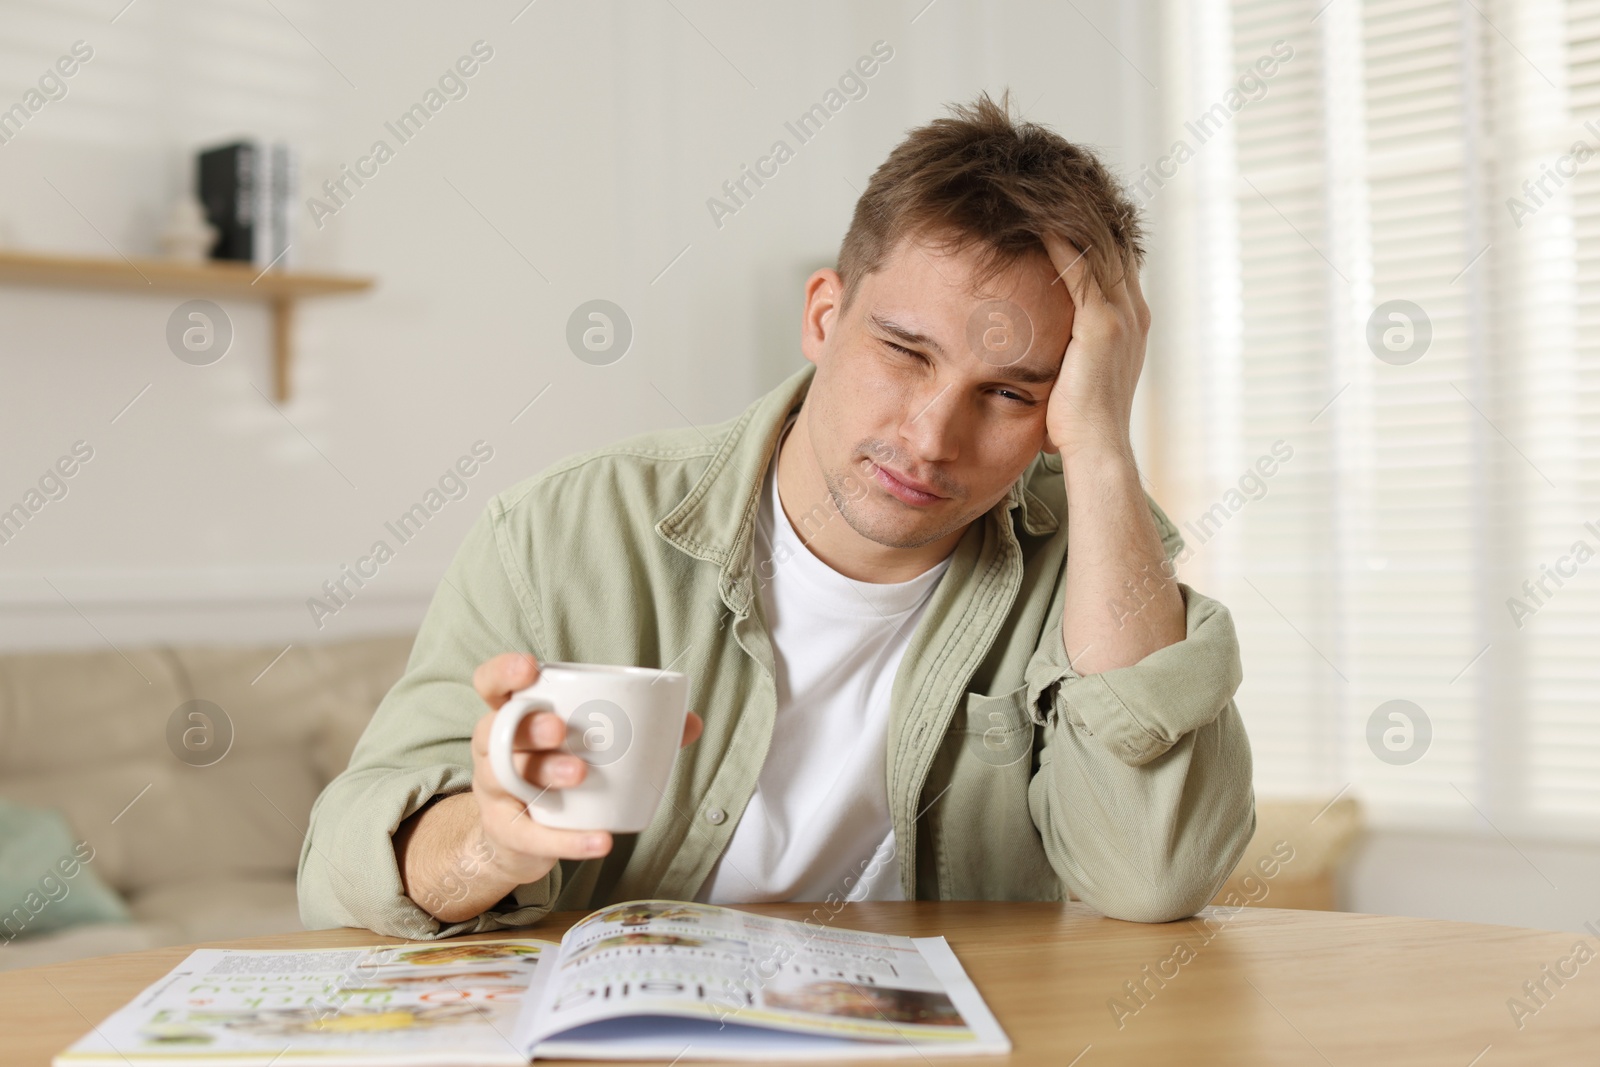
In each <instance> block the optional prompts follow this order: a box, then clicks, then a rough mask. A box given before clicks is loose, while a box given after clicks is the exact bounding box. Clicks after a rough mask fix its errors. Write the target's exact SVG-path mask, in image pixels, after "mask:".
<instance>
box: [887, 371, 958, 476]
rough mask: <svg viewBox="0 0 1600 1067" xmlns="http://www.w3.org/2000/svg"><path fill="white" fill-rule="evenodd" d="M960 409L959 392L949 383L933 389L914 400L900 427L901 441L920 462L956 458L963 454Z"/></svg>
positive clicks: (934, 461) (914, 397)
mask: <svg viewBox="0 0 1600 1067" xmlns="http://www.w3.org/2000/svg"><path fill="white" fill-rule="evenodd" d="M959 406H960V404H959V390H957V389H956V388H955V387H954V385H953V384H952V383H950V382H944V383H942V384H940V383H935V387H934V388H932V389H930V390H927V391H923V392H919V393H918V394H916V395H915V396H913V397H912V400H911V404H910V405H909V406H908V409H907V411H906V414H905V418H904V420H903V421H902V422H901V424H900V437H901V439H902V440H904V441H905V442H906V444H907V445H909V446H910V447H911V449H912V451H914V452H915V453H916V455H917V458H918V459H921V460H923V461H925V462H929V463H936V462H948V461H949V460H952V459H955V458H956V456H957V454H958V453H959V452H960V445H959V442H958V440H957V430H958V429H959V426H958V415H959V412H958V408H959Z"/></svg>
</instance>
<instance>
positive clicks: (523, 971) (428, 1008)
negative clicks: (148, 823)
mask: <svg viewBox="0 0 1600 1067" xmlns="http://www.w3.org/2000/svg"><path fill="white" fill-rule="evenodd" d="M559 947H560V946H558V945H555V944H552V943H551V942H549V941H535V940H526V939H522V940H508V941H468V942H435V943H422V944H417V943H412V944H400V945H383V946H367V947H362V948H348V949H309V950H304V949H302V950H295V949H275V950H243V949H199V950H196V951H195V952H193V953H191V954H190V955H189V957H188V958H187V959H185V960H184V961H183V963H181V964H179V965H178V966H177V967H176V968H175V969H173V970H172V972H171V973H169V974H168V975H167V976H166V977H165V978H163V979H161V980H160V981H159V982H157V983H155V984H154V985H152V986H150V987H149V988H148V989H146V990H144V991H143V992H142V993H140V994H139V996H138V997H136V998H135V999H134V1000H133V1002H132V1003H131V1004H129V1005H128V1006H127V1007H125V1008H123V1009H122V1010H120V1011H118V1012H117V1013H116V1014H114V1015H112V1016H111V1017H110V1018H109V1019H107V1020H106V1021H105V1022H102V1023H100V1024H99V1025H98V1026H97V1027H95V1028H94V1029H93V1030H92V1031H91V1032H90V1033H89V1034H88V1035H87V1036H86V1037H84V1038H83V1039H82V1040H81V1041H79V1042H78V1043H77V1044H75V1045H73V1046H72V1048H70V1049H68V1050H67V1051H66V1052H64V1053H62V1054H60V1055H58V1056H57V1057H56V1058H55V1061H54V1062H55V1063H56V1064H57V1065H58V1067H76V1065H81V1064H118V1065H123V1064H148V1065H154V1064H162V1063H171V1064H182V1065H184V1067H201V1065H206V1064H229V1065H233V1067H239V1065H248V1064H263V1065H265V1064H268V1063H273V1062H275V1061H277V1062H282V1063H310V1064H316V1065H319V1067H321V1065H328V1067H333V1065H343V1064H352V1065H353V1064H382V1065H396V1067H398V1065H413V1067H422V1065H428V1064H446V1063H449V1064H469V1065H477V1064H483V1065H492V1064H507V1065H513V1064H514V1065H523V1064H526V1063H527V1061H528V1057H527V1056H526V1055H524V1054H523V1053H522V1052H520V1051H519V1050H518V1048H517V1046H515V1045H513V1044H512V1042H511V1039H510V1038H511V1033H512V1029H513V1026H514V1024H515V1022H516V1017H517V1013H518V1010H519V1009H520V1008H521V1006H522V1003H523V998H524V994H525V992H526V990H527V988H528V984H529V981H530V979H531V978H532V976H533V974H534V972H535V971H536V969H537V968H536V965H537V964H538V962H539V959H540V957H541V956H544V957H546V958H552V959H553V958H554V956H555V954H556V952H557V950H558V949H559Z"/></svg>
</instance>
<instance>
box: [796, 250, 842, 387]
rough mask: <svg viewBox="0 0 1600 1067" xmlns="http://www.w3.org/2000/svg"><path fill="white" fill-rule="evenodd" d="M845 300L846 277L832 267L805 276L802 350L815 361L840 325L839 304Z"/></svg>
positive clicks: (801, 330)
mask: <svg viewBox="0 0 1600 1067" xmlns="http://www.w3.org/2000/svg"><path fill="white" fill-rule="evenodd" d="M843 299H844V280H843V279H842V278H840V277H839V272H838V271H836V270H834V269H832V268H831V267H823V268H822V269H821V270H818V271H815V272H813V273H812V275H811V277H809V278H807V279H806V303H805V312H804V314H803V315H802V316H801V319H800V351H801V352H802V353H803V354H804V355H805V357H806V359H808V360H810V361H811V362H812V363H816V362H817V361H818V360H819V359H821V358H822V355H823V353H824V352H825V351H826V349H827V344H828V341H829V339H830V338H831V337H832V336H833V332H834V331H835V330H837V329H838V328H839V305H840V302H841V301H842V300H843Z"/></svg>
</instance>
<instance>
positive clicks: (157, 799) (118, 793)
mask: <svg viewBox="0 0 1600 1067" xmlns="http://www.w3.org/2000/svg"><path fill="white" fill-rule="evenodd" d="M413 636H414V635H412V634H409V633H407V634H399V635H394V636H387V637H376V638H361V639H356V640H350V641H341V642H335V643H330V644H325V645H313V646H301V645H294V646H291V647H290V648H289V649H288V650H287V651H285V650H284V646H282V645H275V646H274V645H254V646H249V645H247V646H187V645H186V646H176V647H173V648H156V649H123V650H122V651H120V652H119V651H116V650H113V649H106V650H103V651H101V650H88V651H73V652H50V653H15V654H9V655H0V797H9V798H12V799H15V800H18V801H22V802H26V803H32V804H38V805H43V806H48V807H52V808H57V809H60V810H61V811H63V812H64V813H65V814H66V816H67V819H68V821H69V822H70V824H71V826H72V828H73V831H74V832H75V833H76V834H77V836H78V839H87V840H88V841H89V842H90V844H91V845H92V846H93V847H94V849H95V853H96V857H95V860H94V867H95V870H96V872H97V873H98V874H99V875H100V876H101V877H103V878H104V879H105V881H106V882H107V883H108V884H110V885H111V886H112V887H113V888H115V889H117V890H118V891H119V892H121V893H123V894H124V895H125V896H137V895H139V894H141V893H145V892H149V891H152V890H155V889H159V888H161V887H163V886H167V885H171V884H175V883H180V882H189V883H202V882H206V881H211V880H217V879H222V880H227V879H274V878H276V879H288V880H290V881H291V882H292V880H293V878H294V875H295V869H296V867H297V865H298V862H299V856H300V844H301V841H302V839H303V836H304V834H305V829H306V823H307V821H308V819H309V817H310V812H311V805H312V803H313V802H314V801H315V800H316V797H317V794H318V793H319V792H321V790H322V787H323V786H324V785H326V784H327V782H328V781H329V780H330V779H331V778H332V777H333V775H335V774H337V773H338V772H339V771H340V770H342V769H343V768H344V766H345V764H346V763H347V762H348V761H349V757H350V751H351V749H352V748H353V747H354V745H355V742H356V739H357V738H358V737H359V736H360V734H361V731H362V730H363V729H364V728H365V726H366V723H367V721H368V720H369V719H370V718H371V716H372V712H373V710H374V709H375V708H376V707H377V705H378V702H379V701H380V700H381V699H382V698H383V695H384V694H385V693H386V692H388V690H389V688H390V686H392V685H393V684H394V682H395V681H396V680H397V679H398V678H399V677H400V675H401V673H403V671H404V669H405V662H406V658H407V656H408V655H409V653H410V649H411V644H412V640H413ZM280 653H281V655H280ZM202 700H203V701H207V702H209V704H210V705H214V707H215V709H220V711H215V710H214V711H212V712H211V713H210V715H209V718H210V719H212V720H215V721H207V722H205V724H204V728H205V729H206V730H210V731H214V736H217V737H220V736H221V735H222V733H223V732H224V731H226V732H229V733H231V740H230V741H228V743H227V744H226V746H219V747H218V748H217V749H216V750H214V751H213V752H208V753H204V756H205V758H196V755H195V753H194V752H193V751H191V750H189V749H186V748H185V746H184V744H183V743H182V742H181V740H179V739H181V738H182V737H183V731H184V730H185V729H189V728H190V727H191V725H193V724H194V723H196V722H198V721H199V720H191V718H190V717H189V715H188V711H187V710H186V709H189V708H190V702H191V701H202ZM175 720H176V728H174V721H175ZM213 755H215V756H220V758H217V759H215V761H214V762H208V761H209V760H210V757H211V756H213Z"/></svg>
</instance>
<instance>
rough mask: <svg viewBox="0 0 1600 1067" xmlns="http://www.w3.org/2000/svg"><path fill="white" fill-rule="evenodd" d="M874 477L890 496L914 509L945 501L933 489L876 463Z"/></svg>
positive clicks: (873, 471) (873, 470)
mask: <svg viewBox="0 0 1600 1067" xmlns="http://www.w3.org/2000/svg"><path fill="white" fill-rule="evenodd" d="M872 476H873V478H875V479H876V480H877V482H878V484H879V485H880V486H882V487H883V488H884V490H885V491H886V492H887V493H888V494H889V495H890V496H892V497H894V498H895V499H896V500H899V501H901V502H903V503H906V504H910V505H912V506H913V507H927V506H929V505H930V504H936V503H938V502H939V501H941V500H943V499H945V498H944V497H942V496H940V495H939V494H938V493H935V492H934V491H933V489H932V487H930V486H928V485H925V484H923V483H922V482H919V481H915V480H913V479H910V478H907V477H906V476H904V475H900V474H895V473H894V472H892V471H890V470H889V469H888V468H886V467H881V466H879V465H878V464H876V463H874V464H872Z"/></svg>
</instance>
